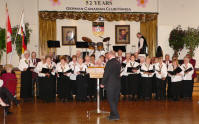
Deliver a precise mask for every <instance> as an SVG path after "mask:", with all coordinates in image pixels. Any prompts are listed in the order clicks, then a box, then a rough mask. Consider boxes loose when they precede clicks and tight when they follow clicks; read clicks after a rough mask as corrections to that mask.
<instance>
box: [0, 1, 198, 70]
mask: <svg viewBox="0 0 199 124" xmlns="http://www.w3.org/2000/svg"><path fill="white" fill-rule="evenodd" d="M5 1H7V3H8V9H9V14H10V20H11V25H12V26H15V25H17V24H19V21H20V14H21V11H22V9H23V8H24V12H25V22H28V23H29V24H30V27H31V29H32V30H33V32H32V34H31V42H30V44H28V49H29V50H30V51H33V50H34V51H36V52H38V50H39V49H38V44H39V35H38V27H39V23H38V10H39V9H41V8H42V7H44V9H45V8H48V7H47V6H48V5H51V8H52V10H53V9H55V10H56V9H57V8H59V6H52V4H51V3H50V2H51V1H50V0H5ZM38 1H39V2H40V5H39V3H38ZM42 1H43V2H44V1H45V2H44V3H43V4H41V3H42ZM63 1H64V0H61V4H63ZM73 1H74V0H73ZM81 1H82V0H81ZM114 1H115V0H114ZM117 1H121V0H117ZM130 1H132V0H130ZM151 1H152V0H150V2H151ZM47 2H49V3H47ZM117 3H118V2H115V3H114V4H117ZM126 3H129V2H127V0H125V2H122V5H126ZM154 3H156V2H154ZM154 3H153V4H151V3H150V4H148V5H149V6H148V7H149V8H148V7H147V8H139V9H137V11H142V10H146V11H147V12H149V11H150V10H151V11H156V10H157V9H158V8H159V16H158V44H159V45H161V46H162V48H163V51H164V52H165V53H169V54H170V55H172V54H173V50H172V49H171V48H170V47H169V43H168V38H169V33H170V31H171V30H172V29H173V28H175V27H176V26H177V25H182V27H183V28H187V27H188V26H190V27H195V28H197V27H198V26H199V16H198V12H199V7H198V5H199V0H159V6H156V4H154ZM72 4H75V2H73V3H72ZM64 5H65V4H64ZM134 5H135V4H133V5H132V6H134ZM67 6H70V5H69V4H67ZM122 7H125V6H122ZM150 7H151V8H150ZM153 7H154V8H153ZM62 9H63V8H62ZM133 11H136V9H135V10H133ZM5 22H6V18H5V2H4V0H0V26H1V27H5ZM116 24H130V25H131V43H132V44H137V43H136V41H137V39H136V37H135V33H136V32H138V31H139V23H136V22H112V23H110V22H105V34H104V36H105V37H106V36H110V37H111V42H112V44H114V39H115V38H114V37H115V36H114V35H115V28H114V26H115V25H116ZM62 25H63V26H70V25H74V26H77V32H78V37H77V40H81V37H82V36H88V37H90V38H91V39H93V40H95V41H96V42H97V41H100V38H96V37H95V36H93V35H92V23H91V22H88V21H82V20H79V21H72V20H57V40H60V41H61V26H62ZM85 27H86V28H85ZM130 47H131V45H128V48H127V49H128V51H129V50H131V49H130ZM57 51H58V53H59V54H65V53H67V52H68V47H67V46H62V47H61V48H60V49H58V50H57ZM75 51H76V50H75V49H73V50H72V52H73V53H74V52H75ZM186 52H187V51H186V50H183V51H182V52H181V54H180V58H183V56H184V55H185V54H186ZM198 52H199V49H197V50H196V51H195V53H196V54H195V57H194V58H195V59H196V60H197V65H196V66H197V67H199V55H198V54H197V53H198ZM18 61H19V60H18V56H17V55H16V53H14V56H13V62H12V64H14V65H17V64H18ZM5 62H6V60H5V54H4V56H3V59H2V62H1V63H2V64H5Z"/></svg>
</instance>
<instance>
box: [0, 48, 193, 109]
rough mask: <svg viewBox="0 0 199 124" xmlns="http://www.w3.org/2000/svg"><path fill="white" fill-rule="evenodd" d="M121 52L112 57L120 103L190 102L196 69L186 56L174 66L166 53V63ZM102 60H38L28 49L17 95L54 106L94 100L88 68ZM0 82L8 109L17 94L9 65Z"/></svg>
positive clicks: (1, 98)
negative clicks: (118, 76)
mask: <svg viewBox="0 0 199 124" xmlns="http://www.w3.org/2000/svg"><path fill="white" fill-rule="evenodd" d="M123 54H124V53H123V52H122V50H120V49H119V50H118V51H116V59H117V60H118V61H119V62H120V63H121V67H122V68H121V95H122V96H123V97H122V98H123V100H126V99H128V100H139V99H144V100H151V99H157V100H165V99H166V98H169V99H173V100H175V101H177V100H179V99H181V98H185V99H191V98H192V92H193V83H194V81H193V78H194V74H195V73H194V66H195V65H194V63H193V62H192V61H193V59H191V58H190V56H189V55H187V56H185V57H184V62H183V63H182V64H179V63H178V59H177V57H175V56H174V57H173V58H172V60H170V56H169V55H168V54H166V55H165V60H163V57H156V58H150V57H148V56H145V54H138V53H137V52H136V53H134V54H131V53H126V54H125V57H124V56H123ZM107 61H108V53H105V54H104V55H100V57H99V58H95V55H91V56H88V55H86V56H84V57H82V53H81V52H80V51H77V53H76V55H73V56H72V57H70V56H61V57H59V60H56V59H55V58H54V57H53V56H52V55H48V56H45V57H41V58H40V59H38V58H36V53H35V52H32V53H31V55H30V52H29V51H25V52H24V55H23V57H22V59H21V60H20V62H19V67H18V68H19V70H20V71H21V89H20V97H21V98H22V99H24V101H25V100H26V99H29V98H33V96H35V95H36V96H37V98H39V99H41V100H43V101H45V102H54V101H55V100H56V96H57V97H58V98H59V99H60V100H61V101H63V102H67V101H73V99H74V98H75V100H76V101H89V100H91V101H92V100H95V99H96V82H97V81H96V79H92V78H90V77H89V74H88V73H87V68H88V67H91V66H95V67H105V65H106V62H107ZM1 79H2V80H1V82H2V83H0V84H1V85H0V103H1V105H5V106H6V105H9V104H10V102H11V101H14V103H16V104H17V103H18V102H17V100H16V98H15V97H13V96H15V95H16V84H17V79H16V76H15V74H14V72H13V71H12V65H6V66H5V72H3V73H1ZM35 86H36V87H35ZM2 89H3V90H2ZM35 89H36V90H35ZM35 91H36V92H35ZM105 94H106V89H101V91H100V96H101V98H102V99H104V98H105ZM74 96H75V97H74ZM4 99H8V100H7V101H5V100H4ZM4 103H5V104H4Z"/></svg>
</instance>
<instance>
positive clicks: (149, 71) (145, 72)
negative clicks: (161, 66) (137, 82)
mask: <svg viewBox="0 0 199 124" xmlns="http://www.w3.org/2000/svg"><path fill="white" fill-rule="evenodd" d="M140 73H141V77H142V84H143V86H142V87H143V97H144V99H145V100H150V99H151V98H152V77H153V74H154V67H153V65H152V64H151V59H150V58H149V57H147V58H146V62H145V63H144V64H143V65H142V67H141V68H140Z"/></svg>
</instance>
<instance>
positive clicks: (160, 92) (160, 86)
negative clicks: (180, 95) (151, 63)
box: [155, 56, 167, 100]
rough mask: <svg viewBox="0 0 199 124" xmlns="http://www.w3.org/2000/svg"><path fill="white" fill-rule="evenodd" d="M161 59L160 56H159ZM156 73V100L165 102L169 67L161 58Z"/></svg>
mask: <svg viewBox="0 0 199 124" xmlns="http://www.w3.org/2000/svg"><path fill="white" fill-rule="evenodd" d="M158 57H159V56H158ZM155 73H156V88H157V89H156V90H157V91H156V98H157V99H158V100H160V99H161V100H164V99H165V98H166V77H167V66H166V64H165V63H163V59H162V57H161V56H160V57H159V58H158V63H157V64H156V65H155Z"/></svg>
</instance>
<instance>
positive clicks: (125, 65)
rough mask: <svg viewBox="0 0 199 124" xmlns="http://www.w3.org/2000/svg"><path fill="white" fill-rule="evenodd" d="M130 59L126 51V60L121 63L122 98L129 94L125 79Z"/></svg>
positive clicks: (124, 98)
mask: <svg viewBox="0 0 199 124" xmlns="http://www.w3.org/2000/svg"><path fill="white" fill-rule="evenodd" d="M130 61H131V54H130V53H126V60H124V61H123V63H122V70H121V74H120V76H121V94H122V95H123V100H126V96H127V95H129V90H128V89H129V87H128V81H127V76H128V73H127V69H126V68H127V65H128V63H130Z"/></svg>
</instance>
